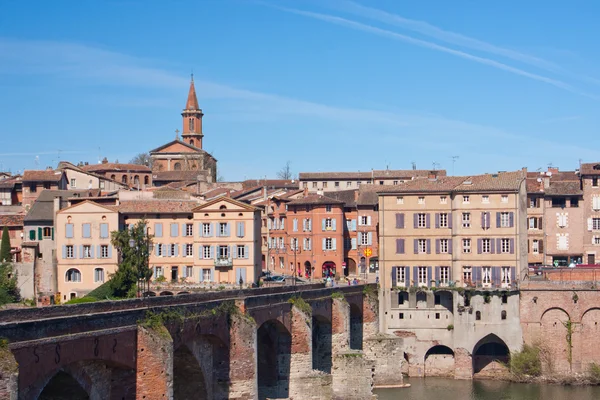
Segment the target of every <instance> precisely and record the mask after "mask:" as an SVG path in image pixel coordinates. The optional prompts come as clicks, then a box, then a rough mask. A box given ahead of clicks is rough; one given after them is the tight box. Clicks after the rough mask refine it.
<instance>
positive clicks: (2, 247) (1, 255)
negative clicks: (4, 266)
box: [0, 226, 12, 262]
mask: <svg viewBox="0 0 600 400" xmlns="http://www.w3.org/2000/svg"><path fill="white" fill-rule="evenodd" d="M10 261H12V257H11V255H10V237H9V236H8V227H6V226H5V227H4V229H3V230H2V242H1V243H0V262H10Z"/></svg>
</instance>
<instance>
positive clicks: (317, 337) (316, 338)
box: [309, 297, 334, 374]
mask: <svg viewBox="0 0 600 400" xmlns="http://www.w3.org/2000/svg"><path fill="white" fill-rule="evenodd" d="M309 304H310V306H311V308H312V316H311V328H312V368H313V369H314V370H318V371H322V372H325V373H328V374H330V373H331V369H332V368H333V359H332V356H333V343H332V341H333V330H332V324H333V319H334V316H333V312H334V311H333V307H332V305H333V302H332V298H331V297H326V298H322V299H315V300H312V301H309Z"/></svg>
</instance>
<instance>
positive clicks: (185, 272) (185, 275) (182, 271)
mask: <svg viewBox="0 0 600 400" xmlns="http://www.w3.org/2000/svg"><path fill="white" fill-rule="evenodd" d="M181 277H182V278H187V267H186V266H185V265H184V266H183V267H181Z"/></svg>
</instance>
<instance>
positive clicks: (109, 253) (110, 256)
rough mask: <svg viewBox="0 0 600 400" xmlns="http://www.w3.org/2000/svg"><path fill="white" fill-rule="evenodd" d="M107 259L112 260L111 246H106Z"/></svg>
mask: <svg viewBox="0 0 600 400" xmlns="http://www.w3.org/2000/svg"><path fill="white" fill-rule="evenodd" d="M108 258H112V246H111V245H110V244H109V245H108Z"/></svg>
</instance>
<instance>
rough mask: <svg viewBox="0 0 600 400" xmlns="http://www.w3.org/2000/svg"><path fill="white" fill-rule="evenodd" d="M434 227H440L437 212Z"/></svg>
mask: <svg viewBox="0 0 600 400" xmlns="http://www.w3.org/2000/svg"><path fill="white" fill-rule="evenodd" d="M435 227H436V228H439V227H440V214H439V213H435Z"/></svg>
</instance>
